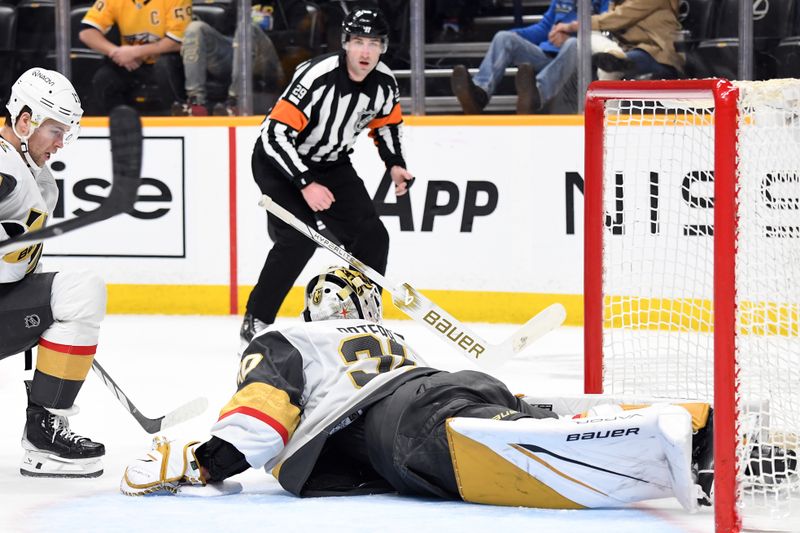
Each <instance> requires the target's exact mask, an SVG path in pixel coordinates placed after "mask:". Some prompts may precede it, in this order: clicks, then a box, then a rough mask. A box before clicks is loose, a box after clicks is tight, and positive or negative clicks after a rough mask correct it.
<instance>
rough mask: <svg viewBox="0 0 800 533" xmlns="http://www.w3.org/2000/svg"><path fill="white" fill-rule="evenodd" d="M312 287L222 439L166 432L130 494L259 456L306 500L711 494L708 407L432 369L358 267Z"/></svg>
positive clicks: (252, 378)
mask: <svg viewBox="0 0 800 533" xmlns="http://www.w3.org/2000/svg"><path fill="white" fill-rule="evenodd" d="M305 298H306V307H305V310H304V312H303V317H304V319H305V322H303V323H295V324H290V325H286V326H272V327H270V328H268V329H266V330H265V331H263V332H261V333H259V335H257V336H256V337H255V338H254V339H253V340H252V342H251V344H250V345H249V347H248V348H247V350H245V352H244V355H243V357H242V362H241V367H240V370H239V375H238V390H237V392H236V393H235V394H234V395H233V397H232V398H231V400H230V401H229V402H228V403H227V404H226V405H225V406H223V407H222V409H221V411H220V415H219V419H218V420H217V422H216V423H215V424H214V425H213V427H212V428H211V438H210V439H208V440H207V441H205V442H203V443H200V442H199V441H192V442H182V443H177V442H170V441H169V440H168V439H166V438H165V437H156V438H155V439H154V440H153V446H152V449H151V450H150V451H148V452H147V453H146V454H144V456H143V457H142V458H141V459H137V460H135V461H133V462H132V463H130V465H129V466H128V467H127V468H126V470H125V473H124V475H123V478H122V481H121V484H120V488H121V491H122V492H123V493H124V494H127V495H133V496H136V495H147V494H165V493H166V494H169V493H172V494H175V493H179V492H181V491H186V490H189V491H190V492H191V493H193V494H197V493H201V494H202V493H203V492H204V491H206V493H207V494H219V493H230V492H236V491H237V490H240V488H241V487H240V486H239V485H238V484H236V483H235V482H231V481H227V482H225V480H227V479H228V478H230V477H232V476H234V475H236V474H238V473H240V472H243V471H244V470H246V469H248V468H261V467H264V468H265V470H266V471H267V472H271V473H272V475H274V476H275V477H276V478H277V480H278V481H279V483H280V484H281V486H282V487H283V488H284V489H285V490H287V491H288V492H291V493H292V494H295V495H297V496H326V495H346V494H369V493H379V492H388V491H397V492H400V493H403V494H417V495H421V496H425V497H441V498H447V499H459V498H460V499H463V500H465V501H468V502H476V503H487V504H496V505H514V506H530V507H543V508H560V509H577V508H592V507H612V506H620V505H624V504H627V503H630V502H636V501H641V500H646V499H652V498H665V497H675V498H676V499H677V500H678V501H679V502H680V504H681V505H682V506H683V507H684V508H685V509H687V510H688V511H693V510H695V509H696V508H697V506H698V505H699V504H709V503H710V498H709V496H710V493H711V487H712V482H713V471H712V469H711V461H712V456H713V453H712V452H713V446H712V440H711V437H712V434H713V427H712V425H713V424H712V420H713V414H712V410H711V409H710V407H709V405H708V404H705V403H691V402H683V403H675V404H667V403H662V404H650V405H647V404H643V405H624V404H620V403H618V402H614V401H613V399H610V398H603V397H590V396H587V397H585V398H581V399H580V400H577V401H572V402H568V401H561V400H555V401H553V400H546V399H534V398H528V401H525V400H523V399H521V398H519V397H516V396H514V395H513V394H511V393H510V392H509V391H508V389H507V388H506V387H505V386H504V385H503V384H502V383H501V382H499V381H498V380H496V379H495V378H493V377H492V376H490V375H488V374H484V373H482V372H475V371H461V372H454V373H450V372H444V371H438V370H435V369H433V368H430V367H427V366H426V365H425V362H424V359H423V358H422V357H421V356H419V355H418V354H416V353H414V351H413V350H412V349H411V348H410V347H409V346H408V345H407V344H406V343H405V340H404V338H403V336H402V335H401V334H399V333H397V332H395V331H392V330H390V329H388V328H387V327H385V326H383V325H382V323H381V308H380V297H379V292H378V289H377V287H376V285H374V284H373V283H372V282H371V281H370V280H369V279H368V278H366V277H365V276H364V275H363V274H361V273H359V272H357V271H355V270H349V269H347V268H345V267H332V268H330V269H328V270H326V271H325V272H323V273H321V274H320V275H318V276H316V277H314V278H313V279H311V281H310V282H309V283H308V285H307V286H306V291H305ZM442 457H448V458H449V460H442V459H441V458H442Z"/></svg>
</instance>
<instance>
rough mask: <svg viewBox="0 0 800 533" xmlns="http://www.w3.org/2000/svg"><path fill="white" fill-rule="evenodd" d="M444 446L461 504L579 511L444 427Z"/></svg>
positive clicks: (515, 469) (479, 444)
mask: <svg viewBox="0 0 800 533" xmlns="http://www.w3.org/2000/svg"><path fill="white" fill-rule="evenodd" d="M447 442H448V445H449V446H450V458H451V460H452V461H453V470H454V471H455V474H456V481H457V483H458V491H459V493H460V494H461V498H463V499H464V501H468V502H473V503H487V504H492V505H510V506H523V507H540V508H546V509H583V508H584V506H583V505H580V504H578V503H576V502H574V501H572V500H570V499H569V498H566V497H564V496H563V495H561V494H559V493H558V492H556V491H555V490H554V489H553V488H551V487H549V486H548V485H546V484H544V483H542V482H541V481H539V480H538V479H536V478H535V477H533V476H531V475H530V474H528V473H527V472H525V471H524V470H522V469H520V468H518V467H517V466H516V465H514V464H513V463H511V462H509V461H507V460H505V459H503V458H502V457H501V456H500V455H498V454H497V453H495V452H494V451H492V450H491V449H490V448H489V447H487V446H484V445H483V444H481V443H479V442H476V441H474V440H472V439H470V438H469V437H465V436H464V435H462V434H460V433H459V432H458V431H455V430H453V429H452V428H451V427H450V424H449V423H448V424H447Z"/></svg>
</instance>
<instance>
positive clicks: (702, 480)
mask: <svg viewBox="0 0 800 533" xmlns="http://www.w3.org/2000/svg"><path fill="white" fill-rule="evenodd" d="M713 420H714V412H713V410H711V411H710V412H709V414H708V422H707V423H706V425H705V427H704V428H702V429H700V430H699V431H698V432H697V433H695V434H694V437H692V474H693V475H694V476H695V481H696V483H697V484H698V485H700V488H701V489H703V496H702V497H701V498H699V499H698V500H697V501H698V503H699V504H700V505H711V502H712V501H713V494H714V424H713ZM757 440H758V439H757V438H752V439H750V442H751V445H750V446H751V447H750V450H749V453H748V455H749V459H748V460H747V462H746V463H745V468H744V475H745V476H746V477H748V478H750V482H751V483H753V482H755V483H757V484H759V485H761V486H765V487H768V486H774V485H777V484H779V483H782V482H784V481H786V479H787V478H789V477H790V476H793V475H794V476H796V475H797V474H798V470H797V466H798V465H797V452H795V451H794V450H791V449H786V448H783V447H780V446H772V445H768V444H759V443H758V442H757ZM753 478H757V479H753Z"/></svg>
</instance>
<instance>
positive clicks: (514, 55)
mask: <svg viewBox="0 0 800 533" xmlns="http://www.w3.org/2000/svg"><path fill="white" fill-rule="evenodd" d="M608 2H609V0H592V10H593V12H594V13H603V12H605V11H607V10H608ZM577 14H578V11H577V4H576V0H552V3H551V4H550V7H549V8H548V9H547V11H546V12H545V14H544V16H543V17H542V20H540V21H539V22H537V23H536V24H532V25H530V26H526V27H524V28H519V29H513V30H506V31H500V32H497V33H496V34H495V36H494V38H492V42H491V44H490V45H489V50H488V52H487V53H486V56H485V57H484V58H483V61H482V62H481V66H480V69H479V71H478V73H477V74H476V75H475V77H474V78H473V77H470V75H469V73H468V72H467V69H466V67H465V66H463V65H457V66H456V67H455V68H453V75H452V79H451V86H452V89H453V94H455V95H456V97H458V101H459V102H460V103H461V107H462V109H463V110H464V113H465V114H468V115H469V114H477V113H480V112H481V111H483V108H485V107H486V104H488V103H489V99H490V98H491V96H492V94H494V92H495V89H496V88H497V85H498V84H499V83H500V80H501V79H502V78H503V74H504V72H505V69H506V67H509V66H511V65H516V66H517V67H519V66H520V65H525V68H521V69H520V70H521V71H522V72H520V73H519V74H517V76H518V79H517V82H518V83H517V92H519V91H520V89H522V90H523V91H526V92H531V91H530V88H529V86H530V85H531V83H530V82H529V81H528V82H527V85H526V83H525V81H527V80H528V79H529V77H530V76H531V74H532V72H533V71H535V72H537V73H538V75H537V82H538V81H539V79H541V85H540V86H539V92H540V94H542V95H546V96H547V97H548V98H549V97H552V96H554V95H556V94H558V93H559V92H560V91H561V90H562V89H563V88H564V85H566V84H567V82H569V81H570V79H572V78H573V77H574V74H575V59H570V60H568V61H563V60H562V61H555V60H556V59H557V58H561V57H562V56H566V57H567V58H573V57H574V58H577V46H576V45H577V43H576V40H575V39H569V38H568V35H567V34H564V33H561V32H553V31H552V30H553V28H554V27H555V26H556V25H557V24H564V23H568V22H572V21H574V20H575V19H576V18H577ZM520 74H522V76H520ZM524 96H525V99H524V100H523V101H527V100H528V99H529V98H528V97H527V95H524ZM518 111H521V109H519V106H518Z"/></svg>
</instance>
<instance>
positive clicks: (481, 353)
mask: <svg viewBox="0 0 800 533" xmlns="http://www.w3.org/2000/svg"><path fill="white" fill-rule="evenodd" d="M259 205H260V206H261V207H263V208H264V209H266V210H267V211H269V212H270V213H272V214H273V215H275V216H276V217H278V218H279V219H281V220H282V221H284V222H286V223H287V224H289V225H290V226H292V227H293V228H295V229H296V230H297V231H299V232H300V233H302V234H303V235H305V236H306V237H308V238H309V239H311V240H312V241H314V242H316V243H317V244H319V245H320V246H322V247H323V248H325V249H326V250H328V251H330V252H332V253H334V254H335V255H337V256H338V257H339V258H341V259H344V260H345V261H347V262H348V263H349V264H350V265H351V266H352V267H354V268H355V269H356V270H358V271H360V272H361V273H363V274H364V275H365V276H367V277H368V278H370V279H371V280H372V281H374V282H375V283H377V284H378V285H380V286H381V287H383V288H384V289H386V290H387V291H389V293H390V294H391V295H392V302H393V303H394V305H395V306H396V307H397V308H398V309H400V310H401V311H403V312H404V313H405V314H407V315H408V316H409V317H411V318H412V319H413V320H416V321H417V322H419V323H421V324H422V325H424V326H425V327H426V328H428V330H429V331H431V332H432V333H434V334H435V335H436V336H437V337H438V338H440V339H441V340H442V341H443V342H444V343H445V344H448V345H450V346H451V347H453V348H455V349H456V350H458V351H459V353H460V354H461V355H463V356H465V357H467V358H468V359H471V360H473V361H476V362H477V363H478V364H479V365H480V366H481V367H483V368H484V369H493V368H497V367H498V366H500V365H502V364H503V363H505V362H506V361H507V360H508V359H510V358H511V357H513V356H514V354H516V353H518V352H519V351H521V350H522V349H523V348H525V347H526V346H527V345H529V344H530V343H532V342H533V341H534V340H536V339H537V338H539V337H541V336H542V335H544V334H545V333H547V332H548V331H550V330H552V329H554V328H556V327H558V326H560V325H561V323H563V321H564V316H565V315H566V313H565V311H564V307H563V306H562V305H561V304H553V305H551V306H550V307H548V308H547V309H545V310H544V311H542V312H541V313H539V314H538V315H536V316H535V317H533V318H532V319H531V320H529V321H528V322H527V323H526V324H525V325H523V326H522V327H521V328H520V329H519V330H518V331H516V332H515V333H514V334H513V335H511V336H510V337H509V338H508V339H506V340H505V341H504V342H502V343H501V344H490V343H488V342H486V341H485V340H484V339H483V338H482V337H480V336H479V335H478V334H477V333H475V332H474V331H472V329H470V328H469V327H467V326H465V325H464V324H463V323H461V322H460V321H459V320H458V319H456V318H455V317H454V316H453V315H451V314H450V313H448V312H447V311H445V310H444V309H442V308H441V307H439V306H438V305H436V304H435V303H434V302H432V301H431V300H429V299H428V298H426V297H425V296H423V295H422V294H421V293H420V292H419V291H417V290H416V289H415V288H414V287H412V286H411V285H409V284H408V283H403V284H402V285H397V284H395V283H392V282H391V281H389V280H388V279H386V277H385V276H383V275H382V274H380V273H379V272H378V271H376V270H375V269H373V268H372V267H370V266H369V265H367V264H365V263H364V262H362V261H361V260H359V259H358V258H356V257H354V256H353V255H352V254H350V253H349V252H347V251H346V250H345V249H344V248H342V247H341V246H338V245H337V244H336V243H334V242H332V241H331V240H330V239H327V238H325V237H324V236H323V235H320V234H319V232H317V231H316V230H314V229H313V228H312V227H311V226H309V225H308V224H306V223H304V222H303V221H302V220H300V219H298V218H297V217H296V216H294V215H293V214H292V213H290V212H289V211H287V210H286V209H284V208H283V207H281V206H280V205H278V204H277V203H275V202H274V201H273V200H272V198H270V197H269V196H267V195H264V196H262V197H261V201H259Z"/></svg>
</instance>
